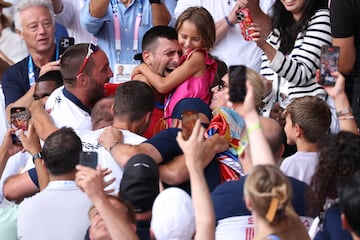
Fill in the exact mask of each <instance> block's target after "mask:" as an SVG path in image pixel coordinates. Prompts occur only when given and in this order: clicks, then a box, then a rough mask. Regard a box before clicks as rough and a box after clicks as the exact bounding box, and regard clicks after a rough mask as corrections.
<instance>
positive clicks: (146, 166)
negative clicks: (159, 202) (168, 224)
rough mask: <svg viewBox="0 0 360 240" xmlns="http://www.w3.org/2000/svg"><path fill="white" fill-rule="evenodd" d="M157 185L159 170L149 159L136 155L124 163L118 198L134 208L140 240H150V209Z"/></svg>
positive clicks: (156, 193)
mask: <svg viewBox="0 0 360 240" xmlns="http://www.w3.org/2000/svg"><path fill="white" fill-rule="evenodd" d="M159 183H160V178H159V169H158V166H157V164H156V162H155V161H154V160H153V159H151V157H149V156H147V155H145V154H138V155H135V156H133V157H132V158H130V159H129V161H128V162H127V163H126V165H125V167H124V174H123V178H122V179H121V182H120V190H119V197H120V198H122V199H125V200H127V201H128V202H130V204H131V205H132V206H133V207H134V210H135V215H136V233H137V235H138V237H139V239H140V240H145V239H150V221H151V217H152V211H151V209H152V207H153V203H154V200H155V198H156V197H157V195H158V194H159Z"/></svg>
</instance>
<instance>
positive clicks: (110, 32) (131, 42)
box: [80, 0, 176, 80]
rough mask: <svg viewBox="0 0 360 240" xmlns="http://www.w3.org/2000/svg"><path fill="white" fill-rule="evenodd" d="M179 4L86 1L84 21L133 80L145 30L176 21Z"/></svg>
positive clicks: (113, 64) (136, 0)
mask: <svg viewBox="0 0 360 240" xmlns="http://www.w3.org/2000/svg"><path fill="white" fill-rule="evenodd" d="M175 5H176V1H175V0H166V1H159V0H158V1H155V0H150V1H148V0H145V1H143V0H131V1H130V0H127V1H109V0H91V1H87V2H86V4H85V5H84V8H83V9H82V11H81V15H80V21H81V24H82V25H83V26H84V28H85V29H86V30H87V31H89V32H90V33H91V34H93V35H94V36H95V37H96V39H97V41H98V44H99V46H100V47H101V48H102V49H103V50H104V51H105V53H106V55H107V56H108V57H109V61H110V66H111V68H112V69H117V65H119V64H121V65H123V66H124V70H126V71H125V72H124V74H128V76H129V78H128V80H130V73H131V70H132V69H133V68H134V67H135V66H136V65H137V64H138V63H139V62H138V61H135V60H134V58H133V57H134V53H141V51H142V49H141V42H142V39H143V36H144V34H145V32H146V31H147V30H149V29H150V28H151V27H152V26H157V25H168V24H169V25H173V24H174V23H173V22H174V19H172V18H173V16H172V15H173V10H174V8H175Z"/></svg>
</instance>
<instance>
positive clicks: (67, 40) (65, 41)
mask: <svg viewBox="0 0 360 240" xmlns="http://www.w3.org/2000/svg"><path fill="white" fill-rule="evenodd" d="M74 44H75V39H74V38H73V37H63V38H61V39H60V43H59V56H61V55H62V54H63V53H64V52H65V50H66V49H68V48H69V47H70V46H72V45H74Z"/></svg>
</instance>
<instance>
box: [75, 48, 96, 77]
mask: <svg viewBox="0 0 360 240" xmlns="http://www.w3.org/2000/svg"><path fill="white" fill-rule="evenodd" d="M98 50H99V47H98V46H96V45H94V44H92V43H89V47H88V50H87V53H86V56H85V58H84V60H83V62H82V64H81V67H80V70H79V72H78V74H77V75H79V74H81V73H82V72H83V71H84V69H85V66H86V64H87V63H88V62H89V59H90V57H91V55H92V54H93V53H94V52H96V51H98Z"/></svg>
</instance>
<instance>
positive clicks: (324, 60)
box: [319, 46, 340, 86]
mask: <svg viewBox="0 0 360 240" xmlns="http://www.w3.org/2000/svg"><path fill="white" fill-rule="evenodd" d="M339 52H340V48H339V47H335V46H322V47H321V55H320V82H319V83H320V84H321V85H328V86H334V85H335V82H336V80H335V78H334V77H333V76H331V73H333V72H336V71H337V70H338V65H339Z"/></svg>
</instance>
